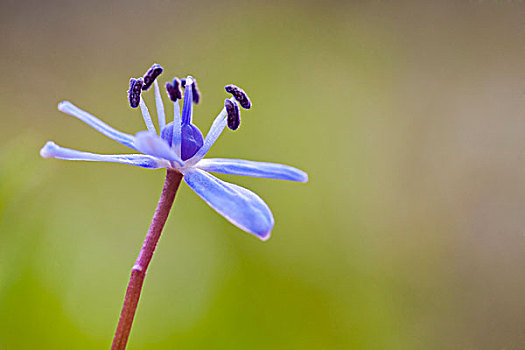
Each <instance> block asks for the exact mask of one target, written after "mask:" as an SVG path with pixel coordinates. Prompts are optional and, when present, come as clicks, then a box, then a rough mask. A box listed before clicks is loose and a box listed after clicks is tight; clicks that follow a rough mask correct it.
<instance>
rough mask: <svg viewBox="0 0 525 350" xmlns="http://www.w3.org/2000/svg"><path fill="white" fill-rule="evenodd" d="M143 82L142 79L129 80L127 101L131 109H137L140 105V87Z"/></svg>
mask: <svg viewBox="0 0 525 350" xmlns="http://www.w3.org/2000/svg"><path fill="white" fill-rule="evenodd" d="M143 84H144V81H143V80H142V78H138V79H134V78H131V79H130V80H129V90H128V99H129V105H130V106H131V108H137V107H138V106H139V103H140V93H141V92H142V85H143Z"/></svg>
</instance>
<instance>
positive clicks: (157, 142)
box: [135, 131, 184, 165]
mask: <svg viewBox="0 0 525 350" xmlns="http://www.w3.org/2000/svg"><path fill="white" fill-rule="evenodd" d="M135 146H136V147H137V150H138V151H139V152H142V153H144V154H149V155H150V156H153V157H157V158H163V159H167V160H171V161H174V162H176V163H178V164H179V165H184V162H183V161H182V159H180V157H179V156H178V155H177V154H176V153H175V151H173V150H172V149H171V148H170V146H169V145H168V143H167V142H166V141H164V140H163V139H161V138H160V137H158V136H157V134H155V133H153V132H150V131H140V132H138V133H137V135H135Z"/></svg>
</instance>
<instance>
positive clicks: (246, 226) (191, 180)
mask: <svg viewBox="0 0 525 350" xmlns="http://www.w3.org/2000/svg"><path fill="white" fill-rule="evenodd" d="M184 180H185V181H186V183H187V184H188V186H190V187H191V189H192V190H194V191H195V193H197V194H198V195H199V197H201V198H202V199H203V200H204V201H205V202H206V203H208V205H209V206H210V207H212V208H213V209H215V210H216V211H217V212H218V213H219V214H221V215H222V216H224V217H225V218H226V219H227V220H228V221H230V222H231V223H232V224H234V225H235V226H237V227H239V228H240V229H242V230H244V231H246V232H249V233H252V234H254V235H256V236H257V237H258V238H260V239H261V240H263V241H265V240H267V239H268V238H270V232H271V231H272V228H273V225H274V223H275V222H274V219H273V215H272V212H271V211H270V208H268V206H267V205H266V203H264V201H263V200H262V199H261V198H260V197H259V196H258V195H256V194H255V193H253V192H251V191H249V190H247V189H245V188H243V187H240V186H237V185H234V184H231V183H228V182H224V181H222V180H219V179H218V178H216V177H215V176H213V175H211V174H209V173H207V172H205V171H203V170H200V169H195V168H190V169H187V170H185V171H184Z"/></svg>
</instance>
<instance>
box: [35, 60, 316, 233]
mask: <svg viewBox="0 0 525 350" xmlns="http://www.w3.org/2000/svg"><path fill="white" fill-rule="evenodd" d="M154 67H155V66H154ZM154 67H152V69H153V68H154ZM158 67H160V66H158ZM158 67H157V68H156V69H157V70H158V69H159V68H158ZM160 71H162V70H161V69H160ZM148 73H149V71H148ZM148 73H147V74H148ZM159 74H160V73H158V72H156V75H155V76H154V77H153V79H155V78H156V76H158V75H159ZM147 78H149V81H148V82H147V83H148V86H147V87H146V84H144V83H145V82H146V81H147V80H148V79H147ZM151 80H152V78H151V76H149V77H147V76H145V77H144V80H142V79H138V80H136V79H132V81H131V84H130V92H129V93H130V96H129V97H130V103H131V104H132V107H136V105H137V103H136V102H138V105H139V106H140V109H141V112H142V116H143V118H144V122H145V124H146V128H147V130H144V131H140V132H138V133H137V134H136V135H135V136H133V135H130V134H126V133H123V132H121V131H118V130H116V129H114V128H112V127H111V126H109V125H107V124H106V123H104V122H102V121H101V120H99V119H98V118H96V117H95V116H93V115H91V114H89V113H88V112H85V111H83V110H82V109H80V108H78V107H76V106H75V105H73V104H72V103H70V102H67V101H64V102H61V103H59V105H58V109H59V110H60V111H62V112H64V113H67V114H69V115H71V116H73V117H75V118H77V119H80V120H81V121H83V122H84V123H86V124H87V125H89V126H91V127H92V128H93V129H95V130H97V131H98V132H100V133H102V134H103V135H105V136H107V137H109V138H111V139H113V140H115V141H117V142H119V143H121V144H123V145H124V146H127V147H129V148H131V149H133V150H134V151H137V152H139V153H140V154H95V153H90V152H82V151H78V150H74V149H69V148H64V147H60V146H58V145H57V144H55V143H54V142H51V141H49V142H47V143H46V144H45V146H44V147H43V148H42V149H41V150H40V155H41V156H42V157H44V158H57V159H67V160H82V161H96V162H115V163H124V164H129V165H134V166H139V167H143V168H149V169H158V168H168V169H173V170H176V171H178V172H180V173H181V174H182V175H183V176H184V180H185V181H186V183H187V184H188V186H189V187H190V188H191V189H192V190H193V191H195V193H197V195H199V196H200V197H201V198H202V199H203V200H204V201H205V202H206V203H208V205H209V206H211V207H212V208H213V209H215V210H216V211H217V212H218V213H219V214H221V215H222V216H224V217H225V218H226V219H227V220H229V221H230V222H231V223H233V224H234V225H236V226H237V227H239V228H240V229H242V230H244V231H246V232H249V233H251V234H254V235H256V236H257V237H259V238H260V239H262V240H267V239H268V238H269V237H270V232H271V230H272V228H273V225H274V218H273V215H272V212H271V211H270V208H268V206H267V205H266V203H265V202H264V201H263V200H262V199H261V198H260V197H259V196H258V195H257V194H255V193H253V192H251V191H249V190H247V189H245V188H243V187H240V186H237V185H234V184H231V183H228V182H225V181H222V180H220V179H218V178H216V177H215V176H213V175H211V174H210V173H208V172H213V173H222V174H232V175H244V176H253V177H263V178H269V179H280V180H290V181H298V182H307V181H308V175H307V174H306V173H305V172H303V171H301V170H299V169H296V168H293V167H291V166H287V165H282V164H275V163H264V162H254V161H249V160H242V159H222V158H209V159H204V156H205V155H206V154H207V153H208V151H209V150H210V148H211V146H212V145H213V144H214V143H215V141H216V140H217V139H218V138H219V136H220V135H221V133H222V131H223V130H224V128H225V127H226V125H228V126H229V127H230V128H232V129H236V128H237V127H238V125H239V123H240V114H239V109H238V105H237V100H238V101H239V102H240V103H241V105H242V106H243V107H245V106H248V107H250V106H251V103H250V102H249V99H247V96H246V95H245V93H244V91H242V90H241V89H239V88H237V87H235V86H234V87H235V88H237V90H235V91H234V92H231V89H227V91H229V92H231V93H232V94H233V97H231V98H230V99H227V100H226V101H225V107H224V108H223V109H222V110H221V112H220V113H219V115H218V116H217V117H216V118H215V120H214V121H213V124H212V126H211V128H210V130H209V131H208V134H207V135H206V137H205V138H203V136H202V133H201V132H200V130H199V129H198V128H197V127H196V126H195V125H194V124H193V123H192V117H193V103H194V102H198V96H199V95H198V90H197V88H196V83H195V81H194V79H193V78H192V77H188V78H186V79H185V80H184V79H183V81H182V82H180V81H179V80H178V79H175V80H174V83H173V84H170V83H168V84H167V89H168V95H169V96H170V99H171V100H172V101H173V109H174V113H173V115H174V120H173V122H170V123H168V124H166V117H165V112H164V104H163V102H162V97H161V94H160V90H159V86H158V83H157V81H156V80H154V82H153V85H154V88H155V102H156V109H157V117H158V124H159V130H160V133H157V130H156V128H155V125H154V124H153V121H152V119H151V116H150V113H149V111H148V108H147V107H146V104H145V103H144V100H143V99H142V96H141V95H140V93H141V91H140V90H141V89H140V87H141V86H143V90H146V88H149V85H151ZM143 81H144V83H143ZM136 84H139V86H138V88H137V86H136ZM180 86H182V87H184V89H185V93H184V101H183V107H182V112H181V110H180V106H179V102H178V99H177V97H179V98H180V97H182V94H181V93H180ZM176 89H178V91H179V94H178V96H176V95H177V94H176V93H175V95H174V94H173V92H174V91H176ZM137 91H138V95H137ZM239 91H240V92H239ZM243 94H244V95H243ZM243 99H244V100H243ZM132 100H134V101H135V106H133V104H134V102H133V101H132ZM232 106H233V107H232Z"/></svg>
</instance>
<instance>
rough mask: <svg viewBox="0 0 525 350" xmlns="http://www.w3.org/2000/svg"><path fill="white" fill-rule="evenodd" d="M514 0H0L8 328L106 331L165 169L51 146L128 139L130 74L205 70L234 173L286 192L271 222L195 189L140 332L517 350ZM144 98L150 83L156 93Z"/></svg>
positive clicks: (519, 68)
mask: <svg viewBox="0 0 525 350" xmlns="http://www.w3.org/2000/svg"><path fill="white" fill-rule="evenodd" d="M524 10H525V4H524V3H523V2H522V1H514V2H511V1H471V2H457V3H454V2H441V1H435V2H424V3H423V2H419V3H418V2H414V3H399V2H396V3H394V2H392V3H390V2H381V1H378V2H373V3H366V2H345V1H323V2H321V1H265V2H262V1H239V2H214V1H167V0H165V1H126V2H125V1H120V2H117V1H91V2H87V1H86V2H80V1H73V0H67V1H56V0H54V1H6V0H3V1H1V5H0V19H1V20H0V34H1V35H0V50H1V55H0V76H1V77H2V84H0V106H1V113H0V115H1V116H0V121H1V128H0V349H2V350H11V349H106V348H109V345H110V342H111V338H112V335H113V332H114V329H115V325H116V321H117V318H118V314H119V311H120V308H121V302H122V298H123V295H124V290H125V285H126V283H127V280H128V275H129V271H130V268H131V266H132V264H133V262H134V260H135V257H136V255H137V253H138V250H139V248H140V246H141V244H142V240H143V237H144V235H145V232H146V230H147V228H148V226H149V223H150V220H151V216H152V214H153V210H154V208H155V205H156V202H157V199H158V196H159V194H160V190H161V188H162V182H163V177H164V171H162V170H157V171H151V170H145V169H140V168H133V167H129V166H124V165H117V164H103V163H82V162H66V161H59V160H44V159H41V158H40V157H39V154H38V151H39V149H40V147H41V146H42V145H43V144H44V143H45V142H46V141H47V140H54V141H56V142H57V143H58V144H60V145H63V146H66V147H71V148H77V149H81V150H89V151H94V152H100V153H125V152H127V151H128V150H127V149H126V148H125V147H122V146H121V145H119V144H116V143H115V142H113V141H111V140H108V139H106V138H105V137H103V136H101V135H100V134H98V133H96V132H94V131H93V130H92V129H90V128H89V127H87V126H85V125H83V124H82V123H80V122H79V121H78V120H75V119H74V118H71V117H68V116H67V115H65V114H62V113H60V112H58V111H57V109H56V105H57V103H58V102H59V101H61V100H64V99H67V100H70V101H73V102H74V103H75V104H77V105H78V106H80V107H82V108H85V109H87V110H88V111H90V112H92V113H94V114H95V115H97V116H99V117H100V118H102V119H103V120H105V121H106V122H108V123H109V124H111V125H113V126H114V127H116V128H118V129H120V130H123V131H125V132H129V133H135V132H137V131H139V130H142V129H144V125H143V121H142V118H141V117H140V113H139V112H138V111H137V110H131V109H130V108H129V107H128V105H127V101H126V90H127V87H128V79H129V78H130V77H131V76H139V75H141V74H142V73H144V71H145V70H146V69H147V68H148V67H149V66H150V65H151V64H152V63H154V62H158V63H160V64H162V65H163V66H164V68H165V73H164V74H163V75H162V76H161V82H164V81H166V80H168V79H170V78H172V77H173V76H183V75H185V74H192V75H193V76H195V77H196V78H197V79H198V82H199V86H200V89H201V93H202V97H203V98H202V103H201V104H200V105H198V106H197V107H196V110H195V121H196V124H197V125H198V126H200V128H201V129H202V130H203V131H206V130H207V129H208V127H209V125H210V123H211V121H212V119H213V118H214V116H215V115H216V113H217V112H218V111H219V110H220V108H221V105H222V101H223V100H224V98H225V97H226V94H225V92H224V90H223V87H224V85H226V84H228V83H236V84H238V85H240V86H242V87H243V88H245V89H246V91H247V92H248V93H249V94H250V96H251V98H252V100H253V101H254V108H253V109H252V110H251V111H249V112H245V113H243V117H244V118H243V123H242V126H241V129H240V130H239V131H238V132H236V133H232V132H225V133H224V134H223V135H222V136H221V138H220V139H219V141H218V142H217V143H216V145H215V146H214V147H213V149H212V150H211V152H210V155H211V156H216V157H231V158H245V159H253V160H261V161H274V162H281V163H287V164H290V165H293V166H296V167H299V168H301V169H304V170H306V171H307V172H308V173H309V175H310V181H309V183H308V184H306V185H303V184H295V183H287V182H280V181H273V180H262V179H251V178H242V177H234V176H220V177H221V178H222V179H225V180H227V181H232V182H235V183H237V184H241V185H244V186H246V187H248V188H250V189H252V190H254V191H255V192H257V193H258V194H260V195H261V197H263V198H264V199H265V200H266V201H267V203H268V204H269V205H270V207H271V208H272V210H273V212H274V215H275V218H276V225H275V228H274V231H273V236H272V238H271V239H270V240H269V241H268V242H266V243H262V242H260V241H258V240H257V239H256V238H254V237H252V236H250V235H248V234H245V233H243V232H242V231H240V230H239V229H237V228H236V227H234V226H233V225H231V224H229V223H228V222H227V221H226V220H224V219H223V218H222V217H221V216H219V215H218V214H216V213H215V212H214V211H213V210H211V209H210V208H209V207H208V206H207V205H206V204H205V203H204V202H203V201H202V200H200V199H199V198H198V197H197V196H196V195H195V194H194V193H193V192H191V191H190V190H189V189H188V188H187V187H186V186H182V189H181V190H180V191H179V194H178V196H177V200H176V202H175V206H174V210H173V212H172V214H171V216H170V218H169V220H168V224H167V227H166V229H165V231H164V235H163V237H162V239H161V241H160V244H159V247H158V250H157V252H156V255H155V257H154V259H153V263H152V265H151V267H150V272H149V273H148V277H147V279H146V283H145V288H144V292H143V295H142V299H141V302H140V305H139V309H138V313H137V317H136V321H135V324H134V328H133V331H132V335H131V339H130V343H129V349H137V350H138V349H525V277H524V276H525V214H524V210H525V187H524V179H525V166H524V161H525V118H524V114H525V64H524V63H525V20H524V18H525V11H524ZM146 96H147V97H146V100H147V102H150V108H152V107H153V105H151V102H152V94H151V93H149V94H147V95H146Z"/></svg>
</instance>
